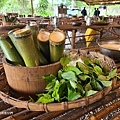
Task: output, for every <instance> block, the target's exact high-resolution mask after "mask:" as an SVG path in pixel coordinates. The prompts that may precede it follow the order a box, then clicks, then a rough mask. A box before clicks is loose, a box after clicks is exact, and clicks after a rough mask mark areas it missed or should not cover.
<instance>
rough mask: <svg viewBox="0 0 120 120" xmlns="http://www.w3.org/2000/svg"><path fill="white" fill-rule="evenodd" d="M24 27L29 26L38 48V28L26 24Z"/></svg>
mask: <svg viewBox="0 0 120 120" xmlns="http://www.w3.org/2000/svg"><path fill="white" fill-rule="evenodd" d="M26 28H29V29H30V30H31V33H32V36H33V40H34V43H35V46H36V47H37V48H38V49H39V42H38V39H37V35H38V34H39V29H38V27H37V25H27V26H26Z"/></svg>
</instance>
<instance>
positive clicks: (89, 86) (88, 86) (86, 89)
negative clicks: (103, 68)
mask: <svg viewBox="0 0 120 120" xmlns="http://www.w3.org/2000/svg"><path fill="white" fill-rule="evenodd" d="M89 90H92V86H91V84H90V82H89V83H88V84H86V85H85V91H89Z"/></svg>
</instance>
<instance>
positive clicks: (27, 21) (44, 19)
mask: <svg viewBox="0 0 120 120" xmlns="http://www.w3.org/2000/svg"><path fill="white" fill-rule="evenodd" d="M18 20H19V21H20V22H25V23H29V22H30V21H35V22H37V21H38V22H48V23H49V24H50V19H49V18H42V17H18Z"/></svg>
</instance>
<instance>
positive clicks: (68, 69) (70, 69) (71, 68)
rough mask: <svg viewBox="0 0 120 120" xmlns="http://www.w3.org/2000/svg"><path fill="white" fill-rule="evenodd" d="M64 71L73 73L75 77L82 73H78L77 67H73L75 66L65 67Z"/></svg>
mask: <svg viewBox="0 0 120 120" xmlns="http://www.w3.org/2000/svg"><path fill="white" fill-rule="evenodd" d="M65 71H73V72H75V74H76V75H79V74H81V73H83V72H82V71H80V70H79V69H78V68H77V67H75V66H67V67H66V68H65Z"/></svg>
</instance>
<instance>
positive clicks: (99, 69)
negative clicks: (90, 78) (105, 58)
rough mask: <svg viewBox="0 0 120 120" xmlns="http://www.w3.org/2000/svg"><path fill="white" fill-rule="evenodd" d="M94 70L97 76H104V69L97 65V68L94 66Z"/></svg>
mask: <svg viewBox="0 0 120 120" xmlns="http://www.w3.org/2000/svg"><path fill="white" fill-rule="evenodd" d="M94 70H95V73H96V74H97V75H103V72H102V68H101V67H99V66H97V65H95V66H94Z"/></svg>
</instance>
